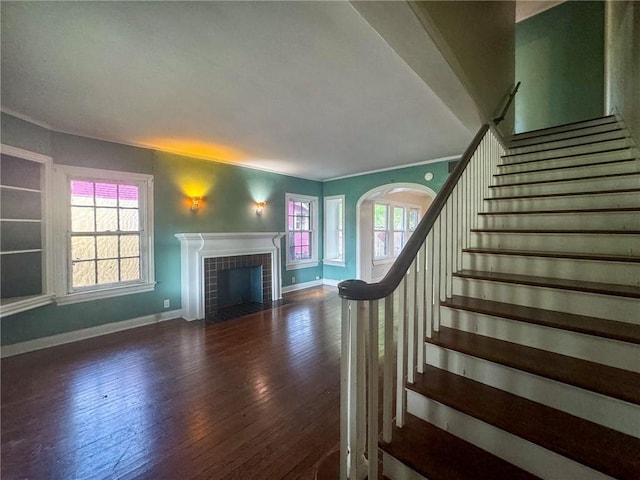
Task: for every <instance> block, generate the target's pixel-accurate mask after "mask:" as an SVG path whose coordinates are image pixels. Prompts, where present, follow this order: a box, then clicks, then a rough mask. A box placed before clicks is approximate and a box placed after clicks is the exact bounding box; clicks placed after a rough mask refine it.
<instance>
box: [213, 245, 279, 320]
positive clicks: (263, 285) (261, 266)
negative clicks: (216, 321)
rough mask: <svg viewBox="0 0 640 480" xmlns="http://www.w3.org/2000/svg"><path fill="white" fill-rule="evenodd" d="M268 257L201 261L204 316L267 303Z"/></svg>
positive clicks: (267, 255) (270, 297)
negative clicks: (202, 265) (241, 306)
mask: <svg viewBox="0 0 640 480" xmlns="http://www.w3.org/2000/svg"><path fill="white" fill-rule="evenodd" d="M272 297H273V295H272V292H271V255H270V254H268V253H259V254H255V255H237V256H229V257H210V258H205V260H204V313H205V317H206V318H210V317H212V316H214V315H215V313H216V311H217V310H218V309H221V308H227V307H232V306H235V305H241V304H243V303H264V304H271V302H272Z"/></svg>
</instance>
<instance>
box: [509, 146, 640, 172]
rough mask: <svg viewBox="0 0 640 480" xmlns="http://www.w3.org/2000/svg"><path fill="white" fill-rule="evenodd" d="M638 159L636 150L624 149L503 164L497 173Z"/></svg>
mask: <svg viewBox="0 0 640 480" xmlns="http://www.w3.org/2000/svg"><path fill="white" fill-rule="evenodd" d="M632 158H638V151H637V149H636V148H625V149H624V150H615V151H613V152H605V153H594V154H589V155H576V156H573V157H563V158H554V159H552V160H538V161H534V162H520V163H513V164H509V163H504V164H502V165H501V166H499V167H498V173H518V172H522V171H530V170H541V169H543V168H558V167H570V166H574V165H590V164H592V163H601V162H614V161H619V160H629V159H632Z"/></svg>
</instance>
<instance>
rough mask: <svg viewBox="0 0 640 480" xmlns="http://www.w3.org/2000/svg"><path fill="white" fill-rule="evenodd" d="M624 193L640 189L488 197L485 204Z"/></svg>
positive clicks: (638, 191) (637, 191) (639, 191)
mask: <svg viewBox="0 0 640 480" xmlns="http://www.w3.org/2000/svg"><path fill="white" fill-rule="evenodd" d="M623 193H640V188H624V189H620V190H591V191H588V192H562V193H539V194H534V195H509V196H504V197H486V198H485V199H484V201H485V202H492V201H494V200H518V199H531V198H553V197H577V196H585V195H587V196H593V195H618V194H623Z"/></svg>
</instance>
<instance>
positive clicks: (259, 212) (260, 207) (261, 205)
mask: <svg viewBox="0 0 640 480" xmlns="http://www.w3.org/2000/svg"><path fill="white" fill-rule="evenodd" d="M266 206H267V204H266V202H257V203H256V215H262V212H264V207H266Z"/></svg>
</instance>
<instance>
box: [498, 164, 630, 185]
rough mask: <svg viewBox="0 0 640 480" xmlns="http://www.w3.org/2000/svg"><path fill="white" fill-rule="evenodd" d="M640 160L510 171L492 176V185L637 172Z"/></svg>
mask: <svg viewBox="0 0 640 480" xmlns="http://www.w3.org/2000/svg"><path fill="white" fill-rule="evenodd" d="M638 172H640V162H639V161H638V160H627V161H622V162H616V163H607V164H604V165H589V166H579V167H575V168H567V169H563V170H548V171H544V172H528V173H510V174H507V175H500V176H497V177H495V178H494V181H493V184H494V185H509V184H512V183H524V182H547V181H549V180H556V179H558V178H563V177H564V178H586V177H591V176H594V175H615V174H617V173H638Z"/></svg>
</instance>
